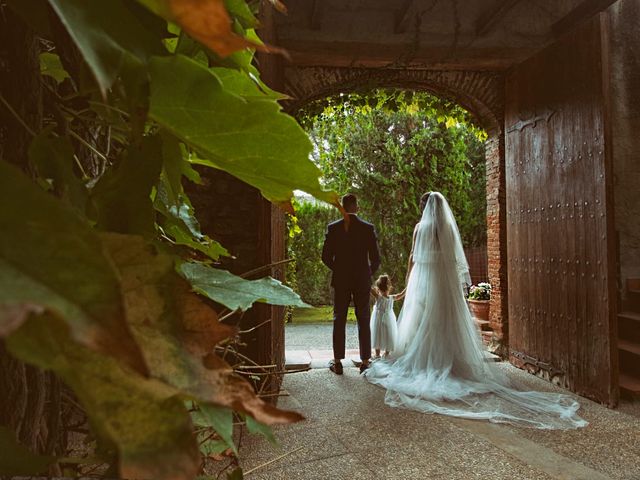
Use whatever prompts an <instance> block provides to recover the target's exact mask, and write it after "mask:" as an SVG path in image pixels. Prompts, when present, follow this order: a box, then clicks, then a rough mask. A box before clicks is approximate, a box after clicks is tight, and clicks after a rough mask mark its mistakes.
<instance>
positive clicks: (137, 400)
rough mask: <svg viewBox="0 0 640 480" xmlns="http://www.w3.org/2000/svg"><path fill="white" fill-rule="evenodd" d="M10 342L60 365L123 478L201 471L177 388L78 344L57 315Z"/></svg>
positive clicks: (38, 361) (28, 326) (32, 357)
mask: <svg viewBox="0 0 640 480" xmlns="http://www.w3.org/2000/svg"><path fill="white" fill-rule="evenodd" d="M6 343H7V346H8V348H9V350H10V352H11V353H12V354H13V355H15V356H16V357H18V358H20V359H22V360H23V361H26V362H29V363H33V364H35V365H37V366H39V367H41V368H44V369H50V370H53V371H54V372H55V373H56V374H57V375H59V376H60V378H62V379H63V380H64V382H65V383H66V384H67V385H69V386H70V387H71V388H72V389H73V391H74V393H75V394H76V396H77V397H78V400H79V401H80V403H81V404H82V406H83V407H84V409H85V410H86V412H87V415H88V416H89V420H90V422H91V426H92V429H93V432H94V433H95V434H96V436H97V438H98V440H99V442H100V446H101V448H102V451H103V452H111V453H112V454H113V455H114V456H115V457H116V459H117V462H118V466H119V471H120V476H121V477H122V478H154V479H160V480H162V479H167V480H169V479H178V480H182V479H184V480H188V479H191V478H193V477H194V476H195V475H196V473H197V472H198V469H199V465H200V455H199V452H198V448H197V445H196V442H195V438H194V436H193V433H192V425H191V420H190V417H189V413H188V412H187V410H186V409H185V407H184V404H183V402H182V400H180V399H178V398H177V397H176V393H177V392H176V391H175V389H173V388H171V387H169V386H167V385H166V384H163V383H162V382H159V381H157V380H153V379H147V378H144V377H141V376H140V375H138V374H136V373H134V372H133V371H131V370H129V369H126V368H123V366H122V365H121V363H120V362H118V361H117V360H115V359H113V358H112V357H109V356H106V355H102V354H99V353H97V352H95V351H93V350H90V349H88V348H85V347H83V346H82V345H80V344H78V343H76V342H74V341H73V340H72V339H71V338H70V337H69V335H68V329H67V328H66V326H65V325H64V323H62V322H61V321H59V320H58V319H56V318H54V317H49V316H39V317H31V318H30V319H29V320H28V321H27V322H26V323H25V324H24V325H23V326H22V327H21V328H20V329H18V330H17V331H16V332H14V333H13V334H12V335H10V336H9V337H8V338H7V339H6Z"/></svg>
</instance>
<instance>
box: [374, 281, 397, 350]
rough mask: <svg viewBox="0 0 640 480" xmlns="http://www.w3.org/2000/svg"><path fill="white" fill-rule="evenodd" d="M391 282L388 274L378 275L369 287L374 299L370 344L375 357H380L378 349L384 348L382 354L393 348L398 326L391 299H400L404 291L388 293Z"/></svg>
mask: <svg viewBox="0 0 640 480" xmlns="http://www.w3.org/2000/svg"><path fill="white" fill-rule="evenodd" d="M391 288H392V287H391V282H390V281H389V276H388V275H380V277H379V278H378V280H376V284H375V287H373V288H372V289H371V295H373V296H374V297H375V299H376V303H375V305H374V306H373V314H372V315H371V345H372V346H373V348H374V349H375V351H376V356H375V358H380V350H384V356H385V357H387V356H389V352H391V351H392V350H394V348H395V345H396V336H397V334H398V327H397V325H396V314H395V312H394V311H393V301H394V300H400V299H401V298H402V297H403V296H404V292H401V293H399V294H398V295H390V293H391Z"/></svg>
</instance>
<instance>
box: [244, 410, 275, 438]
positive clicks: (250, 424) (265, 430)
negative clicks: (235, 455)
mask: <svg viewBox="0 0 640 480" xmlns="http://www.w3.org/2000/svg"><path fill="white" fill-rule="evenodd" d="M245 422H246V425H247V430H248V431H249V433H253V434H256V435H262V436H263V437H264V438H266V439H267V440H269V442H270V443H272V444H273V445H277V444H278V441H277V440H276V437H274V436H273V431H272V430H271V427H269V426H268V425H264V424H262V423H260V422H256V421H255V420H254V419H253V418H251V417H246V418H245Z"/></svg>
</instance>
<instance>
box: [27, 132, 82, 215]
mask: <svg viewBox="0 0 640 480" xmlns="http://www.w3.org/2000/svg"><path fill="white" fill-rule="evenodd" d="M29 160H30V161H31V163H32V164H33V165H34V166H35V167H36V168H37V170H38V174H39V175H40V177H42V178H46V179H51V180H52V181H53V189H54V192H55V193H56V194H57V196H59V197H61V198H64V199H67V200H68V201H69V202H70V203H71V205H73V206H74V207H75V208H76V209H78V211H79V212H81V213H84V209H85V205H86V202H87V189H86V188H85V186H84V184H83V183H82V181H81V180H80V179H79V178H78V177H77V176H76V174H75V173H74V172H73V162H74V160H73V147H72V146H71V142H69V139H68V138H63V137H52V136H50V135H48V134H47V133H46V132H44V133H41V134H40V135H38V136H37V137H35V138H34V139H33V141H32V142H31V145H30V146H29Z"/></svg>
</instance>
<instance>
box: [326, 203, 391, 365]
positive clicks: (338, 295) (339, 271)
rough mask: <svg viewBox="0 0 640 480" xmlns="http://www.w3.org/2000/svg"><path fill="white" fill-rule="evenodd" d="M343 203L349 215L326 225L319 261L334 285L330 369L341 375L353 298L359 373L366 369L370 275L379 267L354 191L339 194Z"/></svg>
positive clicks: (375, 243) (371, 235) (369, 229)
mask: <svg viewBox="0 0 640 480" xmlns="http://www.w3.org/2000/svg"><path fill="white" fill-rule="evenodd" d="M342 206H343V208H344V209H345V211H346V212H347V213H348V214H349V222H348V225H347V224H346V223H345V220H344V219H342V220H338V221H337V222H333V223H330V224H329V226H328V227H327V233H326V235H325V240H324V246H323V247H322V262H323V263H324V264H325V265H326V266H327V267H329V268H330V269H331V271H332V272H333V275H332V277H331V286H332V287H333V357H334V359H333V360H332V361H331V364H330V366H329V369H330V370H331V371H332V372H334V373H335V374H337V375H342V362H341V360H342V359H343V358H344V350H345V328H346V325H347V311H348V310H349V304H350V303H351V300H352V299H353V304H354V305H355V308H356V319H357V320H358V341H359V343H360V358H361V360H362V364H361V366H360V373H362V372H364V371H365V370H366V369H367V368H369V359H370V358H371V329H370V327H369V318H370V311H369V295H370V292H371V276H372V275H373V274H374V273H375V271H376V270H377V269H378V267H379V266H380V252H379V251H378V241H377V239H376V231H375V228H374V227H373V225H371V224H370V223H367V222H365V221H364V220H362V219H360V218H359V217H358V216H357V215H356V213H358V199H357V198H356V196H355V195H353V194H348V195H345V196H344V197H342Z"/></svg>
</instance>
